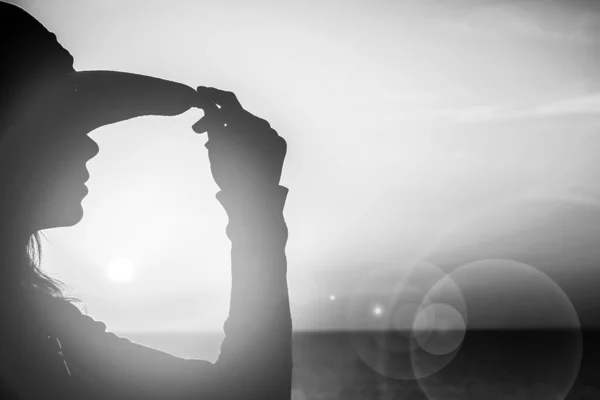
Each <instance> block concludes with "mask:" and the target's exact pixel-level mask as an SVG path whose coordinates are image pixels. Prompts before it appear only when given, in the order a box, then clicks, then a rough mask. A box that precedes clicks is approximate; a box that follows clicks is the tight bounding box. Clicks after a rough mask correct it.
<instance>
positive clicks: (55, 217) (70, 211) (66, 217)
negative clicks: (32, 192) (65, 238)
mask: <svg viewBox="0 0 600 400" xmlns="http://www.w3.org/2000/svg"><path fill="white" fill-rule="evenodd" d="M82 218H83V207H82V206H81V203H78V204H71V205H69V206H68V207H64V208H62V209H61V210H56V211H54V212H49V213H47V214H46V215H45V217H42V218H41V220H42V222H41V223H40V224H38V226H40V228H38V229H37V230H42V229H53V228H67V227H70V226H74V225H77V224H78V223H79V222H80V221H81V220H82Z"/></svg>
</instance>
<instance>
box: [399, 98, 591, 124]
mask: <svg viewBox="0 0 600 400" xmlns="http://www.w3.org/2000/svg"><path fill="white" fill-rule="evenodd" d="M576 115H600V93H590V94H586V95H583V96H578V97H571V98H564V99H559V100H555V101H551V102H547V103H541V104H537V105H533V106H531V107H527V108H513V107H506V106H476V107H465V108H456V109H429V110H425V109H423V110H419V111H415V112H412V113H408V112H406V113H404V114H403V115H402V116H401V117H399V118H400V119H402V120H440V119H441V120H450V121H452V122H458V123H476V122H484V121H506V120H516V119H526V118H540V117H554V116H576Z"/></svg>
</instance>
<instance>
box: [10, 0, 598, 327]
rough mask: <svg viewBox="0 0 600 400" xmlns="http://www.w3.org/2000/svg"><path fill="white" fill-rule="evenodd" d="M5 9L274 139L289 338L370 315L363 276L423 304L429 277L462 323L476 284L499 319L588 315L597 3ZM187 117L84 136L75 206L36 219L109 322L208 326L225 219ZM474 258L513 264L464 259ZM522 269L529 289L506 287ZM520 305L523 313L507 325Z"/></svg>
mask: <svg viewBox="0 0 600 400" xmlns="http://www.w3.org/2000/svg"><path fill="white" fill-rule="evenodd" d="M14 3H17V4H19V5H21V6H22V7H23V8H25V9H26V10H27V11H29V12H30V13H31V14H33V15H34V16H36V17H37V18H38V19H39V20H40V21H41V22H42V23H43V24H44V25H45V26H46V27H47V28H48V29H49V30H51V31H53V32H54V33H55V34H56V35H57V37H58V40H59V41H60V42H61V43H62V44H63V46H64V47H65V48H67V49H68V50H69V51H70V52H71V53H72V54H73V56H74V58H75V68H76V69H77V70H119V71H126V72H134V73H140V74H147V75H152V76H156V77H160V78H164V79H170V80H174V81H178V82H182V83H186V84H188V85H190V86H193V87H196V86H199V85H202V86H213V87H217V88H220V89H224V90H230V91H234V92H235V93H236V94H237V96H238V98H239V99H240V101H241V102H242V104H243V105H244V106H245V108H246V109H248V110H249V111H251V112H252V113H254V114H256V115H258V116H260V117H262V118H264V119H267V120H268V121H269V122H270V123H271V125H272V126H273V127H274V128H275V129H276V130H277V131H278V132H279V133H280V135H282V136H283V137H284V138H285V139H286V140H287V142H288V155H287V158H286V163H285V167H284V171H283V176H282V184H283V185H284V186H286V187H288V188H289V189H290V193H289V196H288V200H287V203H286V208H285V217H286V220H287V223H288V227H289V232H290V236H289V241H288V245H287V256H288V282H289V290H290V299H291V307H292V316H293V319H294V327H295V329H296V330H303V329H343V328H348V327H349V326H351V327H353V328H365V327H371V326H373V321H376V320H383V319H385V318H386V313H387V312H388V311H389V309H390V308H389V307H388V308H386V306H384V305H383V303H382V304H379V303H377V301H379V300H377V299H378V298H380V297H381V296H382V293H384V292H385V290H384V289H383V287H382V286H378V284H376V283H373V286H371V287H365V286H364V285H365V283H366V282H370V278H371V277H373V276H377V279H373V281H374V282H377V281H378V280H379V279H383V281H385V282H388V283H394V282H399V284H398V285H400V286H402V285H404V284H406V285H408V284H407V282H409V280H411V279H412V280H413V281H414V282H413V281H411V282H412V283H414V284H415V285H417V286H418V285H419V284H421V285H422V286H421V287H420V288H417V289H415V290H417V292H419V290H420V291H421V292H420V293H421V297H423V296H424V295H425V293H424V292H423V291H424V290H425V291H427V290H429V289H430V288H432V287H434V285H435V282H434V281H433V280H432V279H433V278H432V277H436V279H437V278H439V279H442V277H443V276H444V275H445V274H449V276H450V277H453V276H454V278H453V279H455V281H456V282H455V285H454V286H452V285H451V286H452V287H453V288H455V286H457V287H459V289H460V291H462V295H461V296H462V297H463V298H464V299H463V300H461V301H462V302H466V306H467V308H469V307H470V309H471V310H472V311H473V313H472V314H473V315H474V317H473V318H471V320H470V322H471V323H472V325H468V324H467V326H473V327H486V326H489V323H491V322H490V321H489V318H488V319H486V318H485V317H484V315H493V314H494V312H493V310H488V311H489V312H487V314H486V312H485V311H484V312H478V310H477V306H476V304H490V303H489V302H488V303H486V302H485V301H481V302H479V303H478V302H477V300H478V299H479V300H482V299H483V297H482V296H486V294H485V293H484V292H481V291H480V290H479V289H478V287H479V288H480V287H481V286H482V285H484V286H485V285H487V286H486V287H488V288H491V289H493V290H489V291H488V292H487V293H488V294H487V296H488V297H489V296H492V294H491V293H493V296H495V297H494V298H502V299H504V298H507V299H510V298H512V299H513V300H514V299H517V300H518V301H517V300H514V301H513V302H512V303H511V302H510V301H508V300H507V301H506V302H504V301H501V302H499V303H497V304H500V305H499V306H498V310H497V312H498V315H500V314H502V315H504V316H505V318H504V319H501V321H502V322H501V325H502V327H519V326H522V325H523V324H524V323H525V324H527V323H526V321H529V320H530V319H528V318H529V317H530V316H531V315H548V318H547V319H544V318H542V319H541V320H540V321H538V322H539V324H540V326H545V325H544V324H552V323H558V324H559V325H560V324H563V323H564V324H581V325H583V326H584V327H589V326H600V269H599V268H598V267H597V266H596V260H599V259H600V258H599V256H600V253H599V252H598V250H597V248H598V244H600V232H599V228H598V227H600V187H599V182H600V181H599V180H598V178H599V177H600V161H599V160H598V156H597V155H598V154H600V151H599V150H600V137H599V136H598V134H597V132H596V131H597V130H598V128H599V126H600V76H599V72H598V71H597V66H598V65H599V61H600V60H599V58H600V51H599V50H600V18H599V17H600V5H598V4H596V3H595V2H593V1H562V2H559V1H491V0H488V1H468V0H447V1H431V0H425V1H412V2H409V1H389V0H386V1H383V0H369V1H366V0H364V1H316V0H311V1H302V2H298V1H295V2H285V1H275V0H262V1H252V2H248V1H241V0H235V1H234V0H225V1H219V2H207V1H198V0H194V1H191V0H190V1H188V0H181V1H143V2H142V1H135V0H134V1H106V0H102V1H101V0H77V1H76V0H57V1H53V2H47V1H43V0H26V1H18V2H17V1H14ZM201 115H202V114H201V112H200V111H199V110H191V111H189V112H187V113H185V114H184V115H181V116H178V117H174V118H161V117H144V118H138V119H135V120H130V121H126V122H123V123H119V124H115V125H111V126H106V127H103V128H101V129H98V130H96V131H94V132H92V133H91V135H90V136H91V137H92V138H93V139H94V140H96V141H97V143H98V144H99V146H100V153H99V155H98V156H97V157H96V158H94V159H93V160H91V161H90V162H89V163H88V169H89V171H90V174H91V179H90V181H89V182H88V184H87V185H88V187H89V189H90V193H89V194H88V196H87V197H86V198H85V199H84V201H83V206H84V212H85V215H84V218H83V220H82V221H81V222H80V223H79V224H78V225H76V226H75V227H71V228H60V229H54V230H48V231H45V232H44V234H45V235H46V237H47V238H48V240H49V241H48V242H46V243H45V245H44V251H45V253H44V269H45V270H46V271H49V272H50V273H51V275H52V276H55V277H57V278H59V279H61V280H62V281H64V282H65V283H66V284H67V285H68V287H69V293H70V294H72V295H74V296H77V297H79V298H80V299H82V300H83V302H84V303H85V305H86V308H87V311H88V313H89V314H90V315H91V316H92V317H94V318H96V319H100V320H102V321H104V322H105V323H106V324H107V326H108V327H109V329H110V330H113V331H115V332H129V331H161V330H220V329H222V325H223V322H224V320H225V319H226V317H227V311H228V307H229V289H230V277H231V276H230V272H229V242H228V240H227V238H226V236H225V226H226V223H227V220H226V216H225V213H224V211H223V210H222V209H221V207H220V205H219V204H218V202H217V201H216V199H215V197H214V196H215V194H216V192H217V191H218V188H217V186H216V185H215V183H214V182H213V180H212V177H211V175H210V170H209V164H208V159H207V155H206V149H205V148H204V143H205V141H206V138H205V137H204V136H198V135H195V134H194V133H193V131H192V130H191V126H192V125H193V123H194V122H196V121H197V119H198V118H199V117H200V116H201ZM489 258H494V259H509V260H514V262H518V263H525V264H527V265H522V264H515V263H514V262H508V261H507V262H501V263H500V266H498V265H497V263H494V262H492V264H493V265H494V268H492V269H490V268H488V267H486V266H484V267H481V266H479V267H478V265H479V264H476V265H475V267H473V266H472V265H467V267H466V269H464V268H463V269H461V266H464V265H465V264H469V263H473V262H476V261H477V260H485V259H489ZM484 264H485V263H484ZM423 265H425V267H423ZM515 265H518V266H515ZM470 268H475V270H474V271H471V270H470ZM464 271H467V272H468V273H465V272H464ZM469 271H470V272H469ZM490 271H496V272H490ZM498 271H501V272H502V271H504V273H505V274H504V275H501V276H504V277H505V278H506V279H505V280H503V279H499V278H498V275H497V274H498ZM522 274H524V275H523V276H528V277H533V278H531V279H534V281H532V282H534V284H532V287H536V288H537V289H536V291H535V293H534V294H533V295H532V296H533V297H531V296H529V295H527V296H526V295H525V293H524V292H523V293H521V294H523V296H525V297H519V295H518V293H520V292H519V290H521V289H522V290H525V289H524V288H521V289H519V288H515V287H513V286H511V285H512V284H511V283H510V282H514V279H517V278H518V277H520V276H521V275H522ZM469 277H471V278H469ZM473 277H477V278H473ZM513 278H514V279H513ZM546 278H547V279H546ZM407 279H408V280H407ZM415 282H417V283H418V284H417V283H415ZM507 282H508V283H507ZM409 283H410V282H409ZM361 285H362V286H361ZM398 285H394V284H391V286H390V288H389V290H390V291H391V292H390V293H395V292H394V291H397V290H398ZM406 285H404V286H402V287H407V286H406ZM423 285H424V286H423ZM536 285H537V286H536ZM517 286H518V285H517ZM361 288H362V289H361ZM363 289H364V290H363ZM453 290H454V289H453ZM386 293H387V292H386ZM378 296H379V297H378ZM415 296H416V297H419V296H418V295H415ZM528 296H529V297H528ZM384 297H385V296H384ZM392 297H394V296H392ZM400 297H401V296H400ZM409 297H410V296H409ZM459 297H460V296H459ZM530 297H531V298H530ZM549 298H552V299H554V300H555V301H556V302H558V303H552V304H555V305H556V304H559V305H560V307H562V308H561V310H563V311H564V318H563V319H562V320H560V321H559V322H556V321H558V320H559V319H560V318H559V317H556V318H554V317H550V315H551V314H552V313H551V310H550V308H549V307H550V305H549V304H551V302H550V303H544V299H549ZM473 299H475V300H473ZM388 300H389V296H388ZM397 300H398V299H397V298H395V297H394V301H397ZM554 300H553V301H554ZM382 301H383V300H382ZM461 301H458V303H456V304H455V305H454V306H455V307H456V308H457V309H459V311H460V310H461V309H462V308H461V306H460V304H462V303H461ZM519 301H529V303H528V304H531V307H529V308H527V307H525V308H524V309H525V311H523V312H522V315H520V316H518V317H514V316H513V317H511V316H510V315H511V313H510V312H509V311H511V310H514V309H515V307H517V306H518V305H519V304H520V303H518V302H519ZM459 303H460V304H459ZM390 307H391V306H390ZM517 308H518V307H517ZM356 310H358V311H356ZM527 313H530V314H527ZM573 313H575V314H573ZM557 315H558V314H557ZM561 315H562V314H561ZM477 318H479V319H477ZM557 318H558V319H557ZM386 320H387V319H386ZM378 323H379V322H378ZM375 325H377V324H375ZM569 326H570V325H569Z"/></svg>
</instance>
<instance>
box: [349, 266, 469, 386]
mask: <svg viewBox="0 0 600 400" xmlns="http://www.w3.org/2000/svg"><path fill="white" fill-rule="evenodd" d="M440 281H444V282H447V281H448V277H447V274H446V273H445V272H444V271H443V270H441V269H440V268H439V267H437V266H435V265H433V264H431V263H427V262H424V261H418V262H416V263H414V264H413V265H411V266H409V267H397V266H393V267H386V268H380V269H377V270H375V271H372V272H369V273H367V274H365V275H364V276H363V277H362V279H360V281H359V283H358V285H357V286H356V287H355V288H354V291H353V295H352V297H351V298H352V301H351V302H350V304H349V306H348V308H347V310H346V315H345V317H346V319H345V320H346V329H348V330H350V331H352V332H354V334H353V337H352V341H351V343H352V346H353V349H354V351H355V352H356V354H357V355H358V357H359V358H360V359H361V360H362V362H364V363H365V364H366V365H367V366H369V367H370V368H371V369H372V370H373V371H375V372H377V373H378V374H380V375H382V376H384V377H386V378H392V379H399V380H413V379H420V378H423V377H426V376H428V375H431V374H434V373H436V372H438V371H439V370H440V369H442V368H444V367H445V366H446V365H448V364H449V363H450V362H451V361H452V358H453V357H454V356H455V355H456V353H457V351H458V348H459V347H460V343H456V336H453V337H450V335H444V332H442V331H444V329H442V325H444V326H445V327H446V328H448V326H447V324H448V323H449V321H450V318H452V317H454V318H456V314H452V312H451V311H448V310H449V309H453V310H455V311H456V313H458V314H460V318H459V319H461V320H463V321H466V320H467V316H466V307H465V304H464V301H462V300H461V298H462V296H461V294H460V292H456V291H458V290H459V288H458V285H451V284H448V285H446V286H444V287H443V289H444V290H445V291H444V292H443V293H442V294H443V296H442V295H441V294H439V293H438V292H439V291H435V293H437V294H438V296H437V297H436V296H433V295H428V294H429V293H430V292H431V289H432V288H434V287H436V284H437V283H438V282H440ZM445 300H449V302H447V303H443V301H445ZM434 303H435V304H434ZM446 307H447V308H446ZM417 317H418V325H417V328H418V329H415V321H416V320H417ZM436 317H437V320H434V318H436ZM430 319H431V320H430ZM436 321H437V322H438V324H437V325H436ZM464 325H466V322H464V324H463V326H464ZM458 326H460V324H458V325H457V324H456V323H454V327H458ZM446 331H448V329H446ZM463 331H464V329H463ZM459 336H460V335H459ZM462 336H464V334H463V335H462ZM448 340H451V341H453V344H451V345H449V344H448ZM459 342H460V341H459ZM450 348H452V350H449V351H445V350H444V349H446V350H447V349H450ZM415 363H416V364H418V365H419V368H418V369H415V368H414V364H415Z"/></svg>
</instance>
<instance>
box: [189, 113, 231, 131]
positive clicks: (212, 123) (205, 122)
mask: <svg viewBox="0 0 600 400" xmlns="http://www.w3.org/2000/svg"><path fill="white" fill-rule="evenodd" d="M224 126H225V124H224V123H223V121H222V120H221V119H220V118H219V114H212V115H205V116H204V117H202V118H200V120H199V121H198V122H196V123H195V124H194V125H192V129H193V130H194V132H196V133H204V132H208V131H218V130H221V129H222V128H223V127H224Z"/></svg>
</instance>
